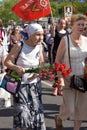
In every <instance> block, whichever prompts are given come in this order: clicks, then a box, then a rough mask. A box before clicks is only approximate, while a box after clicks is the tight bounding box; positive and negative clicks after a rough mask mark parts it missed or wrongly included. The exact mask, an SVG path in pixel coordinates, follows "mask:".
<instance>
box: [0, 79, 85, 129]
mask: <svg viewBox="0 0 87 130" xmlns="http://www.w3.org/2000/svg"><path fill="white" fill-rule="evenodd" d="M52 90H53V88H52V83H51V82H46V81H42V100H43V105H44V114H45V123H46V130H56V128H55V121H54V116H55V115H56V114H59V107H60V105H61V104H62V96H53V95H52ZM13 114H14V109H13V107H10V108H3V109H0V130H11V129H12V128H13ZM73 125H74V124H73V121H69V120H68V121H63V126H64V128H63V130H73ZM80 130H87V122H83V123H82V127H81V129H80Z"/></svg>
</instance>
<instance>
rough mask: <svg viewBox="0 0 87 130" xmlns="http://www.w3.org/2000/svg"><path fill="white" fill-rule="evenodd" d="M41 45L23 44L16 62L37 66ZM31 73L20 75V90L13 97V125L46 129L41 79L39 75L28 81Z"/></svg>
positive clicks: (28, 66) (25, 66)
mask: <svg viewBox="0 0 87 130" xmlns="http://www.w3.org/2000/svg"><path fill="white" fill-rule="evenodd" d="M40 50H41V45H37V46H36V47H30V46H29V45H27V44H25V43H24V44H23V48H22V51H21V53H20V55H19V58H18V60H17V64H18V65H21V66H23V67H24V68H25V69H29V68H32V67H38V65H39V58H40ZM31 76H32V74H29V73H25V74H24V75H23V76H22V83H21V86H20V90H19V91H18V93H17V94H16V95H15V97H14V102H15V111H16V112H15V115H14V127H15V128H17V127H19V128H30V129H31V130H46V128H45V122H44V113H43V105H42V100H41V80H40V78H39V77H37V78H34V79H33V80H31V81H28V78H29V77H31Z"/></svg>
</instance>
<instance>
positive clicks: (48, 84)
mask: <svg viewBox="0 0 87 130" xmlns="http://www.w3.org/2000/svg"><path fill="white" fill-rule="evenodd" d="M41 82H42V83H43V84H45V85H47V86H50V87H52V84H50V83H48V82H46V81H41Z"/></svg>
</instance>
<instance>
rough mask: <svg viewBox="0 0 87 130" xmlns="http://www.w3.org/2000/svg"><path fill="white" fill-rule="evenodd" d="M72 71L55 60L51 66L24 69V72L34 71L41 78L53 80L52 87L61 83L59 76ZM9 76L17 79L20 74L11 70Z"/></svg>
mask: <svg viewBox="0 0 87 130" xmlns="http://www.w3.org/2000/svg"><path fill="white" fill-rule="evenodd" d="M71 72H72V70H71V69H70V68H69V69H66V64H59V63H57V62H55V63H54V64H53V65H52V66H50V65H47V66H44V67H38V68H31V69H28V70H25V73H36V74H38V76H39V77H40V78H41V80H49V81H51V82H53V81H54V83H53V87H54V88H55V87H58V86H59V85H60V83H61V81H60V80H59V77H60V76H62V77H64V78H65V77H66V76H67V75H69V74H70V73H71ZM11 76H12V77H14V78H16V79H18V78H20V76H19V75H18V74H17V73H16V72H15V71H12V72H11Z"/></svg>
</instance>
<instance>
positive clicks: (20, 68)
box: [15, 65, 25, 76]
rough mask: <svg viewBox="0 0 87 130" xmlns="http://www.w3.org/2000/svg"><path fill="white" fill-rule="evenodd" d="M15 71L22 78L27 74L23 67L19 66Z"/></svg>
mask: <svg viewBox="0 0 87 130" xmlns="http://www.w3.org/2000/svg"><path fill="white" fill-rule="evenodd" d="M15 71H16V72H17V73H18V74H19V75H20V76H22V75H23V74H24V73H25V69H24V68H23V67H21V66H17V65H16V67H15Z"/></svg>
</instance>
